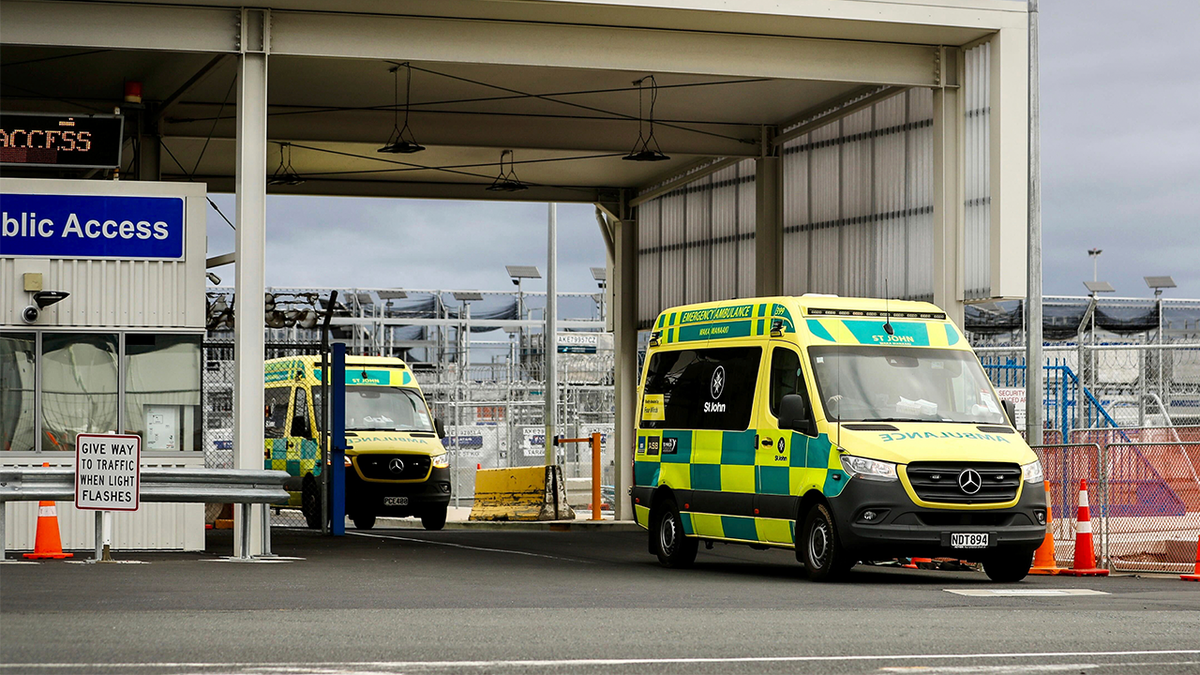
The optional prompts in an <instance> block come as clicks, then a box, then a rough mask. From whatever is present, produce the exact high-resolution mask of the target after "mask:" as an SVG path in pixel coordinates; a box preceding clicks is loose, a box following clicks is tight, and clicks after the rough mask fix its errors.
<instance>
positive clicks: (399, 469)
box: [388, 457, 979, 490]
mask: <svg viewBox="0 0 1200 675" xmlns="http://www.w3.org/2000/svg"><path fill="white" fill-rule="evenodd" d="M388 470H389V471H391V472H392V473H404V460H402V459H400V458H399V457H393V458H392V461H390V462H388ZM975 489H976V490H978V489H979V488H975Z"/></svg>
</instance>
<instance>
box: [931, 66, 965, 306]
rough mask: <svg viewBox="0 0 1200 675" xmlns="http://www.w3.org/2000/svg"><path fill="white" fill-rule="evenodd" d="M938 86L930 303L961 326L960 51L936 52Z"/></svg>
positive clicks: (934, 91) (935, 102) (934, 136)
mask: <svg viewBox="0 0 1200 675" xmlns="http://www.w3.org/2000/svg"><path fill="white" fill-rule="evenodd" d="M939 63H940V68H941V83H942V86H941V87H937V88H935V89H934V90H933V303H934V304H935V305H937V306H938V307H941V308H942V309H943V310H944V311H945V312H946V315H947V316H948V317H949V318H950V320H952V321H953V322H954V323H955V325H957V326H958V327H959V329H962V328H963V309H964V302H963V300H964V299H965V297H966V291H965V288H964V287H965V280H964V275H963V243H964V240H965V237H964V223H965V222H966V218H965V216H966V214H965V212H966V207H965V206H964V204H963V194H964V192H963V172H962V167H963V158H962V150H963V140H962V134H963V112H964V111H963V101H962V98H963V97H962V96H961V95H960V93H959V87H958V84H959V77H958V74H959V73H960V72H962V52H961V51H960V50H958V49H951V48H945V47H943V48H942V49H941V50H940V61H939Z"/></svg>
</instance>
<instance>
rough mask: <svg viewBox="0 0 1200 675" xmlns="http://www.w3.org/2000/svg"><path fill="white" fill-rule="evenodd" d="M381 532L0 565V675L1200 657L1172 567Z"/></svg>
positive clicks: (925, 667) (904, 665)
mask: <svg viewBox="0 0 1200 675" xmlns="http://www.w3.org/2000/svg"><path fill="white" fill-rule="evenodd" d="M369 535H370V536H355V535H352V536H347V537H345V538H344V539H341V540H333V539H330V538H321V537H319V536H318V535H315V534H312V533H309V532H303V531H297V532H285V533H282V534H277V535H276V538H275V550H276V552H279V553H283V554H285V555H295V556H301V557H304V558H305V560H303V561H297V562H293V563H289V564H237V563H223V562H214V561H213V558H215V557H216V554H221V553H225V552H227V551H228V550H229V547H230V543H229V539H228V533H220V534H216V535H212V536H211V537H210V550H211V552H210V553H207V554H204V555H197V554H162V553H154V554H151V553H136V554H135V553H118V556H117V557H118V558H125V559H129V558H137V559H139V560H142V561H145V562H147V563H149V564H143V565H133V564H123V565H78V564H76V565H71V564H66V563H64V562H59V561H55V562H45V563H41V564H38V565H4V566H3V567H0V675H6V674H8V673H36V674H41V673H46V674H51V673H118V672H122V673H123V672H129V673H138V674H143V673H144V674H146V675H156V674H159V673H163V674H168V673H169V674H172V675H178V674H182V673H195V674H217V673H238V674H249V673H254V674H256V675H270V674H275V673H280V674H282V673H289V674H297V673H300V674H307V673H314V674H315V673H320V674H325V675H333V674H338V673H451V672H453V673H500V674H507V673H514V674H518V673H519V674H521V675H525V674H529V673H596V674H601V673H603V674H604V675H610V674H613V673H664V674H674V673H888V672H905V673H910V672H917V673H976V672H983V673H1025V672H1037V673H1055V672H1063V673H1124V672H1132V671H1134V670H1137V671H1140V672H1146V673H1151V672H1152V673H1200V584H1195V583H1187V582H1183V581H1179V580H1178V578H1173V577H1162V578H1135V577H1118V578H1109V579H1095V578H1091V579H1074V578H1067V577H1030V578H1028V579H1027V580H1026V581H1024V582H1021V583H1019V584H1010V585H1000V584H995V583H992V582H990V581H989V580H988V579H987V577H986V576H985V575H983V574H982V573H978V572H933V571H921V570H905V569H896V568H883V567H863V566H860V567H857V568H855V570H854V571H853V572H852V573H851V575H850V577H849V579H848V581H846V582H843V583H831V584H814V583H811V582H809V581H808V580H807V579H805V577H804V573H803V568H802V567H800V566H799V565H797V564H796V562H795V560H794V558H793V556H792V555H791V553H790V552H787V551H754V550H751V549H749V548H746V547H740V546H721V545H718V546H717V547H716V548H715V549H713V550H711V551H705V550H703V549H702V550H701V553H700V557H699V559H698V561H697V565H696V567H695V568H694V569H691V570H667V569H662V568H660V567H659V566H658V564H657V561H656V560H655V559H654V558H653V557H652V556H650V555H649V554H648V553H647V552H646V544H645V535H644V534H640V533H630V532H575V531H572V532H547V531H542V532H478V531H444V532H435V533H428V532H423V531H413V530H375V531H372V532H371V533H369ZM995 590H999V591H1000V592H1001V593H1003V594H1002V595H995V594H992V592H993V591H995ZM949 591H958V592H960V593H961V592H966V593H972V594H974V595H962V594H959V593H952V592H949ZM1097 591H1099V592H1100V593H1096V592H1097ZM1042 593H1049V594H1050V595H1042ZM1082 593H1087V594H1082Z"/></svg>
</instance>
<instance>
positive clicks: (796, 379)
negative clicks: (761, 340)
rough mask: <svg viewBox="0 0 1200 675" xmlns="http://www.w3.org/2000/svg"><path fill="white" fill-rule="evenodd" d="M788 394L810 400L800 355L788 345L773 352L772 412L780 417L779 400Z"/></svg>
mask: <svg viewBox="0 0 1200 675" xmlns="http://www.w3.org/2000/svg"><path fill="white" fill-rule="evenodd" d="M788 394H800V395H801V396H803V397H804V399H805V400H808V391H807V390H806V389H805V388H804V373H803V371H801V370H800V355H799V354H797V353H796V352H794V351H792V350H790V349H788V348H786V347H776V348H775V349H774V350H772V352H771V391H770V406H771V414H772V415H774V416H775V417H779V402H780V401H781V400H783V397H784V396H786V395H788Z"/></svg>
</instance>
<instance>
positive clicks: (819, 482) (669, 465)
mask: <svg viewBox="0 0 1200 675" xmlns="http://www.w3.org/2000/svg"><path fill="white" fill-rule="evenodd" d="M780 437H782V438H784V439H785V443H786V444H787V445H788V446H789V447H786V450H785V452H784V453H783V455H780V454H778V452H777V450H776V448H777V446H767V447H766V448H760V447H758V446H756V440H757V439H760V438H761V439H772V440H773V441H775V442H778V439H779V438H780ZM651 439H654V440H655V441H656V442H655V443H652V442H651ZM667 447H673V449H674V452H669V453H663V452H661V450H665V449H666V448H667ZM655 450H657V452H656V451H655ZM784 456H786V457H784ZM784 459H786V461H782V460H784ZM633 478H634V484H635V485H636V486H639V487H659V486H663V485H666V486H669V487H672V488H675V489H682V490H705V491H714V492H739V493H754V494H763V495H795V496H800V495H804V494H806V493H807V492H809V491H810V490H814V489H816V490H820V491H821V493H822V494H823V495H825V496H826V497H829V498H833V497H837V496H838V495H840V494H841V492H842V490H843V489H844V488H845V486H846V484H847V482H849V476H848V475H847V474H846V473H845V471H843V470H842V467H841V461H840V458H839V453H838V451H837V449H836V448H835V447H834V445H833V443H832V442H831V441H830V440H829V436H828V435H827V434H821V435H820V436H818V437H816V438H810V437H808V436H806V435H804V434H801V433H797V432H791V431H782V432H781V431H778V430H774V429H762V430H758V431H756V430H753V429H751V430H747V431H707V430H695V431H675V430H663V431H658V430H643V431H639V433H638V446H637V454H636V456H635V460H634V465H633ZM680 506H683V505H682V504H681V505H680ZM636 515H637V517H638V519H639V522H640V521H642V520H643V519H645V520H646V521H647V522H645V523H642V524H643V525H647V526H648V524H649V523H648V518H649V512H648V510H646V509H645V508H640V509H636ZM680 516H681V519H682V520H683V527H684V532H685V533H686V534H688V535H692V536H701V537H714V538H722V539H731V540H739V541H753V542H766V543H772V544H779V545H793V543H794V540H795V531H796V523H795V521H792V520H777V519H769V518H757V517H754V518H752V517H746V516H731V515H724V514H709V513H700V512H691V511H683V512H682V513H681V514H680Z"/></svg>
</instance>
